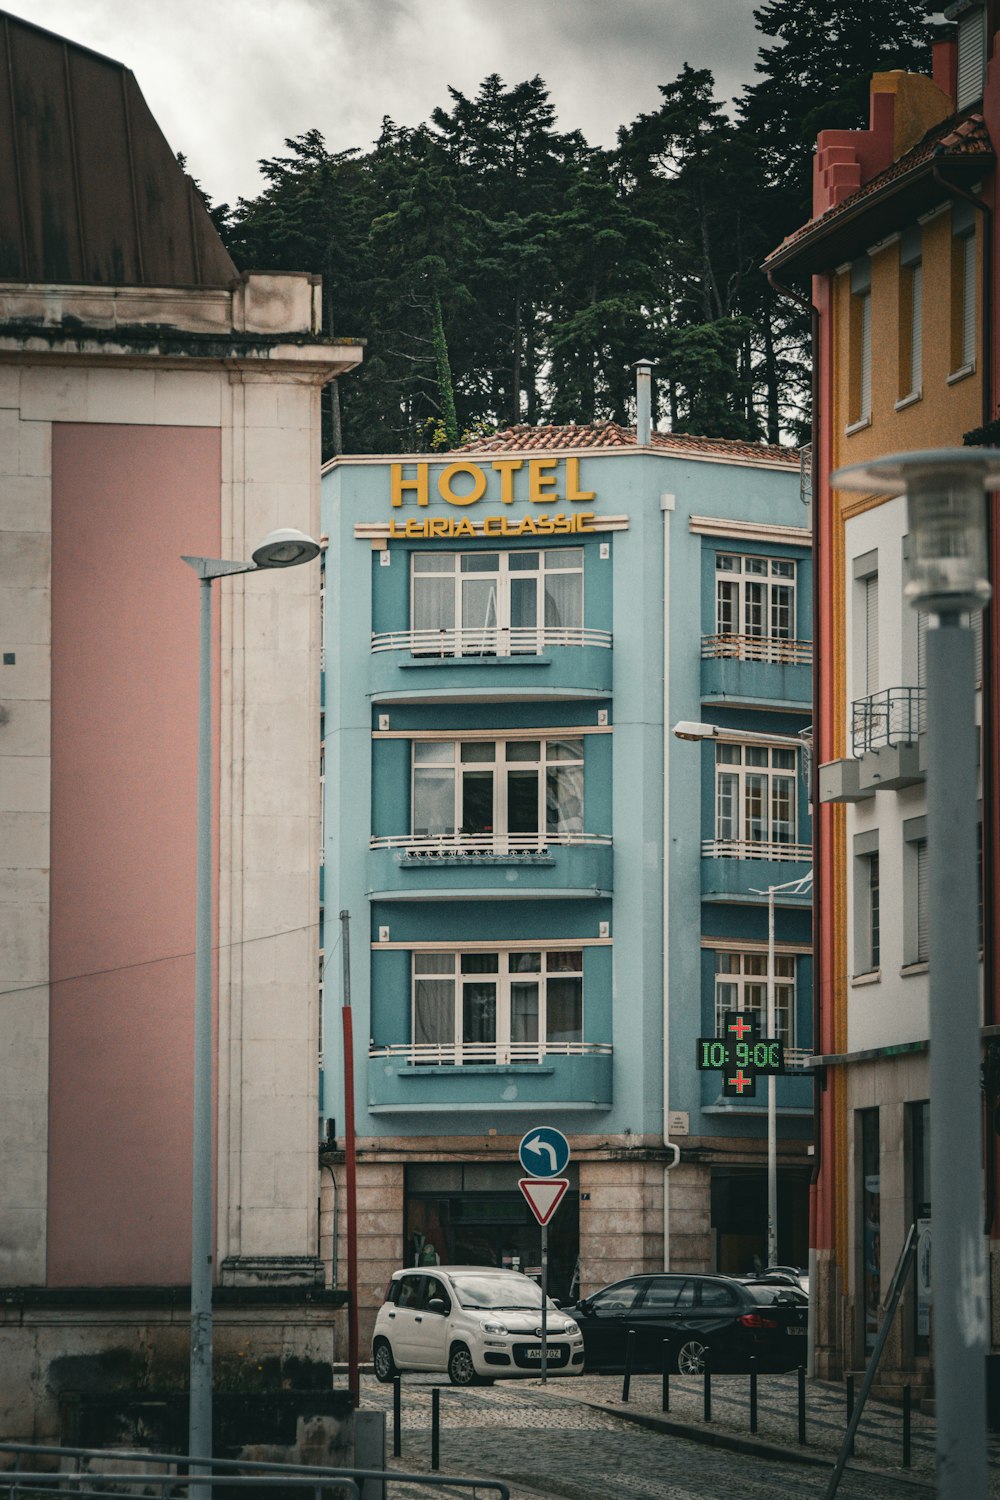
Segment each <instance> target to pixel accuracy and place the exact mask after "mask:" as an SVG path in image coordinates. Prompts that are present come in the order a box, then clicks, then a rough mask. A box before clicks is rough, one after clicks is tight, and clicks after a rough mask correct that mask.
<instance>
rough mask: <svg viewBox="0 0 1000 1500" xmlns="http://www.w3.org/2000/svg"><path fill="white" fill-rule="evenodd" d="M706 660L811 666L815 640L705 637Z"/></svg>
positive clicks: (725, 636) (702, 650)
mask: <svg viewBox="0 0 1000 1500" xmlns="http://www.w3.org/2000/svg"><path fill="white" fill-rule="evenodd" d="M701 654H702V658H703V659H704V660H707V659H709V658H724V659H729V660H732V661H770V662H777V663H778V664H779V665H781V666H796V667H798V666H802V667H808V666H811V665H812V641H788V640H782V639H780V638H779V637H778V636H772V635H703V636H702V638H701Z"/></svg>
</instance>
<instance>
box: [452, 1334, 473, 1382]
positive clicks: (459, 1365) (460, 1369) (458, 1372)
mask: <svg viewBox="0 0 1000 1500" xmlns="http://www.w3.org/2000/svg"><path fill="white" fill-rule="evenodd" d="M448 1379H449V1380H450V1381H451V1383H452V1385H474V1384H475V1381H476V1367H475V1365H474V1364H473V1363H472V1355H471V1354H470V1353H469V1351H468V1349H467V1348H466V1346H465V1344H453V1345H452V1349H451V1353H450V1354H449V1355H448Z"/></svg>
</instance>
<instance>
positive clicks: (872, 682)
mask: <svg viewBox="0 0 1000 1500" xmlns="http://www.w3.org/2000/svg"><path fill="white" fill-rule="evenodd" d="M876 692H878V574H877V573H871V574H869V576H868V577H867V578H866V579H865V694H866V696H870V695H871V694H872V693H876Z"/></svg>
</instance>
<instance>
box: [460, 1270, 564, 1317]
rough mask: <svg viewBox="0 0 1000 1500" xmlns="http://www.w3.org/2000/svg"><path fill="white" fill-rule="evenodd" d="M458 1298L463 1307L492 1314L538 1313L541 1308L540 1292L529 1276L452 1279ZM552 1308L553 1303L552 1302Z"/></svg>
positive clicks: (462, 1277)
mask: <svg viewBox="0 0 1000 1500" xmlns="http://www.w3.org/2000/svg"><path fill="white" fill-rule="evenodd" d="M452 1285H453V1286H454V1288H455V1295H456V1296H457V1298H458V1300H459V1302H460V1303H461V1305H462V1306H463V1307H478V1308H482V1309H484V1310H488V1311H490V1312H501V1311H503V1312H516V1311H518V1310H522V1311H524V1312H537V1311H539V1310H540V1309H541V1306H542V1292H541V1288H540V1287H538V1286H536V1285H535V1283H534V1282H533V1281H530V1280H529V1279H528V1277H527V1276H517V1277H514V1276H510V1277H507V1276H453V1277H452ZM548 1305H549V1307H552V1306H553V1303H552V1302H551V1301H550V1302H549V1304H548Z"/></svg>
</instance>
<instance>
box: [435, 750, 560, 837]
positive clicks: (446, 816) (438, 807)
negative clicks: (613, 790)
mask: <svg viewBox="0 0 1000 1500" xmlns="http://www.w3.org/2000/svg"><path fill="white" fill-rule="evenodd" d="M412 809H413V816H412V825H413V827H412V832H413V835H414V836H415V837H417V838H431V839H433V838H460V839H462V840H468V841H469V842H470V843H471V844H472V845H473V846H476V845H477V844H480V843H482V844H484V845H486V846H488V847H495V846H496V844H497V843H498V842H500V841H503V842H505V843H506V845H507V846H509V847H515V848H516V846H517V845H518V842H519V841H520V842H522V843H524V844H525V845H526V846H529V845H530V846H531V847H535V846H537V845H538V843H539V842H540V841H541V840H543V839H544V838H561V837H564V838H570V837H572V836H573V835H576V834H582V833H583V740H582V738H576V739H537V740H522V739H517V740H415V741H414V742H413V800H412Z"/></svg>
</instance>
